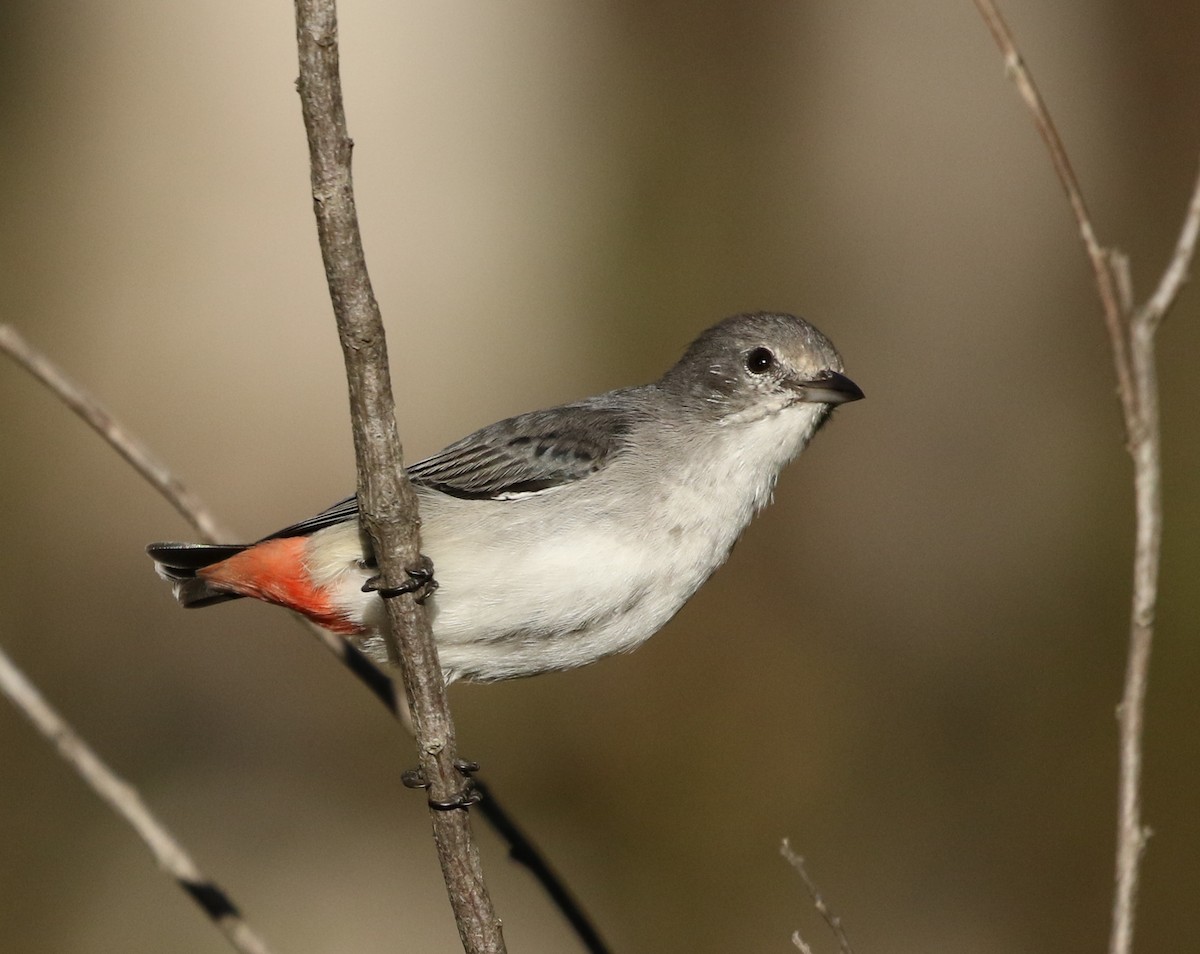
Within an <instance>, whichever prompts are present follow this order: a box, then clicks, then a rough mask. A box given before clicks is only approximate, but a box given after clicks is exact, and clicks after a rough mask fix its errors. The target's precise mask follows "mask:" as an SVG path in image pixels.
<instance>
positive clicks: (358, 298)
mask: <svg viewBox="0 0 1200 954" xmlns="http://www.w3.org/2000/svg"><path fill="white" fill-rule="evenodd" d="M296 41H297V47H298V51H299V59H300V78H299V80H298V83H297V88H298V89H299V92H300V102H301V108H302V111H303V114H304V126H305V130H306V132H307V134H308V147H309V156H310V161H311V173H312V195H313V211H314V213H315V215H316V219H317V234H318V238H319V240H320V244H321V255H322V258H323V260H324V262H325V277H326V280H327V281H328V283H329V292H330V297H331V299H332V301H333V308H334V314H335V317H336V319H337V325H338V336H339V338H340V340H341V343H342V352H343V356H344V357H345V362H346V377H347V382H348V385H349V390H350V413H351V421H352V425H353V430H354V450H355V457H356V460H357V463H358V497H359V506H360V509H361V512H362V521H363V528H364V530H365V531H366V533H367V534H368V535H369V537H370V539H371V543H372V546H373V548H374V553H375V557H376V559H377V560H378V563H379V576H380V583H381V585H382V586H383V587H384V588H386V589H389V590H393V591H394V590H398V589H400V588H402V587H403V586H404V585H405V584H407V583H408V576H407V571H408V570H409V569H410V568H415V567H416V566H418V561H419V559H420V549H419V548H420V541H419V538H418V532H417V526H418V520H417V502H416V495H415V493H414V492H413V489H412V486H411V484H409V482H408V479H407V477H406V476H405V475H404V472H403V469H402V466H401V464H402V448H401V445H400V438H399V434H398V432H397V429H396V420H395V408H394V404H393V399H392V389H391V379H390V374H389V370H388V363H387V344H386V341H385V338H384V330H383V321H382V318H381V317H380V314H379V306H378V304H377V303H376V301H375V295H374V293H373V291H372V289H371V283H370V279H369V277H368V275H367V268H366V260H365V258H364V255H363V249H362V239H361V236H360V234H359V228H358V216H357V212H356V210H355V204H354V191H353V185H352V182H351V176H350V154H351V150H352V147H353V143H352V142H351V140H350V136H349V134H348V132H347V129H346V116H345V111H344V107H343V104H342V92H341V79H340V76H339V68H338V35H337V7H336V3H335V2H334V0H296ZM385 603H386V605H387V617H388V626H390V628H391V636H392V637H393V638H394V639H395V644H392V645H390V646H389V652H390V653H393V654H395V653H396V652H397V650H398V652H399V655H400V657H401V659H402V660H403V672H404V683H405V688H406V689H407V691H408V696H409V700H410V702H411V705H412V714H413V727H414V730H415V732H416V736H417V748H418V751H419V755H420V760H421V773H422V776H423V779H424V781H425V782H426V783H427V784H428V785H429V798H430V808H431V816H432V823H433V830H434V841H435V842H436V844H437V850H438V858H439V860H440V862H441V865H442V874H443V877H444V878H445V879H446V887H447V890H448V892H449V895H450V903H451V906H452V907H453V909H454V916H455V920H456V922H457V924H458V931H459V937H460V938H461V940H462V943H463V947H464V949H465V950H467V951H469V952H499V951H503V950H504V940H503V937H502V935H501V933H500V922H499V920H498V918H497V917H496V914H495V911H494V910H493V908H492V902H491V898H490V897H489V895H488V892H487V888H486V885H485V884H484V881H483V872H482V868H481V866H480V862H479V853H478V850H477V849H476V847H475V844H474V841H473V839H472V836H471V827H470V819H469V817H468V814H467V810H466V807H465V803H464V797H465V792H466V786H465V782H464V779H463V777H462V775H461V773H460V772H459V770H458V768H457V767H456V761H457V752H456V746H455V736H454V724H453V722H452V720H451V717H450V709H449V706H448V704H447V702H446V692H445V685H444V684H443V681H442V674H441V668H440V666H439V664H438V659H437V651H436V649H435V647H434V644H433V637H432V634H431V632H430V628H429V620H428V618H427V617H426V615H425V612H424V609H423V607H421V606H420V605H418V604H417V602H416V601H415V599H414V598H413V595H412V594H411V593H407V594H404V595H400V596H396V597H392V598H388V599H386V600H385ZM396 644H398V645H396ZM454 804H457V805H458V807H455V808H451V809H450V810H438V807H439V806H449V805H454Z"/></svg>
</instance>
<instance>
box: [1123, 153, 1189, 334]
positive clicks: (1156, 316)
mask: <svg viewBox="0 0 1200 954" xmlns="http://www.w3.org/2000/svg"><path fill="white" fill-rule="evenodd" d="M1197 235H1200V175H1197V176H1196V185H1195V187H1194V188H1193V189H1192V201H1191V202H1190V203H1189V204H1188V210H1187V214H1186V215H1185V216H1184V219H1183V227H1182V228H1181V229H1180V230H1179V241H1177V242H1176V243H1175V253H1174V254H1173V255H1172V256H1171V261H1170V264H1168V265H1167V268H1166V270H1165V271H1164V272H1163V274H1162V278H1161V279H1160V280H1159V283H1158V287H1157V288H1156V289H1155V290H1154V294H1153V295H1151V296H1150V299H1149V301H1147V302H1146V304H1145V306H1144V307H1143V308H1142V310H1141V311H1140V312H1138V316H1137V317H1138V320H1139V321H1143V322H1146V323H1147V324H1151V325H1157V324H1158V323H1159V322H1160V321H1162V318H1163V315H1165V314H1166V313H1167V309H1169V308H1170V307H1171V305H1172V304H1173V303H1174V301H1175V299H1176V298H1177V297H1178V295H1179V292H1180V291H1181V290H1182V288H1183V285H1184V283H1185V282H1186V281H1187V280H1188V276H1189V275H1190V273H1191V269H1192V261H1193V259H1195V257H1196V238H1197Z"/></svg>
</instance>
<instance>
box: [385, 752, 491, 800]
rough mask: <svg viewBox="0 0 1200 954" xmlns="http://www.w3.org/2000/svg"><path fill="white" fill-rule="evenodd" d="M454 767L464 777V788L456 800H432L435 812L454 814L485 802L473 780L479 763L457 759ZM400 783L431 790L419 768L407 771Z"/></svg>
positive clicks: (401, 777)
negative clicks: (453, 812)
mask: <svg viewBox="0 0 1200 954" xmlns="http://www.w3.org/2000/svg"><path fill="white" fill-rule="evenodd" d="M454 767H455V768H456V769H457V770H458V774H459V775H461V776H462V777H463V780H464V781H463V787H462V789H461V790H460V791H459V793H458V794H457V795H455V796H454V798H450V799H447V800H445V801H439V800H438V799H436V798H430V799H429V800H428V801H429V807H430V808H432V809H433V810H434V811H437V812H452V811H456V810H457V809H460V808H461V809H464V810H465V809H468V808H470V807H471V806H472V805H476V804H478V803H479V802H481V801H483V793H482V792H480V791H479V790H478V789H477V788H476V787H475V780H474V779H473V778H471V776H472V774H474V773H475V772H478V771H479V763H478V762H469V761H467V760H466V759H455V760H454ZM400 781H401V782H403V783H404V787H405V788H420V789H424V790H425V791H428V790H429V780H428V779H427V778H426V777H425V773H424V772H423V771H422V770H421V769H419V768H415V769H408V770H406V771H405V772H404V773H403V774H402V775H401V776H400Z"/></svg>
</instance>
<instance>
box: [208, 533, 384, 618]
mask: <svg viewBox="0 0 1200 954" xmlns="http://www.w3.org/2000/svg"><path fill="white" fill-rule="evenodd" d="M307 546H308V538H307V537H285V538H283V539H281V540H264V541H263V542H262V543H258V544H255V545H254V546H252V547H250V548H249V549H248V550H243V551H242V552H241V553H236V554H234V555H233V556H231V557H229V559H227V560H222V561H221V562H220V563H214V564H213V565H212V566H206V567H205V568H204V569H202V570H199V571H198V572H197V574H196V575H197V576H199V577H202V578H203V579H204V580H205V581H206V582H208V583H209V584H211V585H212V586H215V587H220V588H221V589H226V590H229V591H230V592H233V593H239V594H241V595H242V596H250V597H253V598H254V599H259V600H264V601H265V602H267V603H275V604H277V605H279V606H286V607H287V608H288V609H291V610H295V611H296V612H297V613H300V614H301V615H302V616H307V617H308V618H309V619H311V620H312V621H313V622H314V623H316V624H317V625H319V626H323V627H325V628H326V629H329V630H332V631H333V632H335V633H342V634H344V635H355V634H360V633H362V632H363V630H362V628H361V627H359V626H356V625H355V624H354V623H353V622H351V621H350V620H348V619H346V617H345V616H344V615H343V614H342V613H340V612H339V611H338V610H337V608H336V607H335V605H334V602H333V599H332V597H331V595H330V593H329V591H328V590H327V589H323V588H321V587H317V586H314V585H313V582H312V580H311V579H310V578H309V575H308V567H307V565H306V563H305V559H304V557H305V550H306V548H307Z"/></svg>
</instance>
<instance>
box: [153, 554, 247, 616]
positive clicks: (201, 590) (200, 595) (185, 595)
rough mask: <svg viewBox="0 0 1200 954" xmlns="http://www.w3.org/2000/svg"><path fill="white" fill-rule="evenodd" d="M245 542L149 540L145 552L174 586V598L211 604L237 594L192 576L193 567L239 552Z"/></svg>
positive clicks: (185, 602) (192, 604) (187, 603)
mask: <svg viewBox="0 0 1200 954" xmlns="http://www.w3.org/2000/svg"><path fill="white" fill-rule="evenodd" d="M245 549H246V545H240V546H239V545H230V544H217V545H211V544H207V543H152V544H150V546H148V547H146V552H147V553H149V554H150V556H151V558H152V559H153V560H154V569H155V571H156V572H157V573H158V575H159V576H161V577H162V578H163V579H164V580H169V581H170V582H171V583H172V584H173V589H174V590H175V599H177V600H179V602H180V603H182V604H183V605H184V606H187V607H198V606H211V605H212V604H213V603H224V602H225V601H226V600H236V599H239V598H240V597H239V594H237V593H230V592H228V591H227V590H218V589H215V588H214V587H212V586H209V584H208V583H207V582H206V581H204V580H202V579H198V578H197V577H196V571H197V570H202V569H204V568H205V567H206V566H212V565H213V564H214V563H220V562H221V561H222V560H227V559H229V558H230V557H231V556H233V555H234V554H235V553H241V552H242V551H243V550H245Z"/></svg>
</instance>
